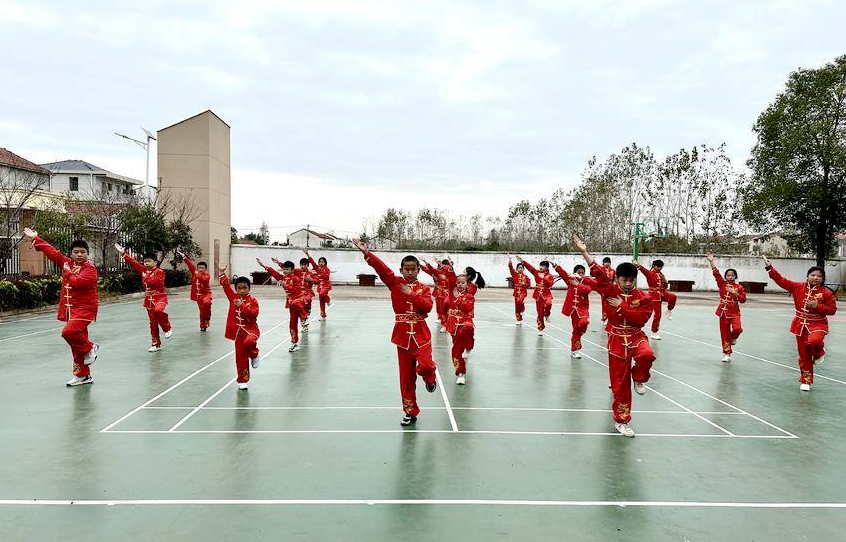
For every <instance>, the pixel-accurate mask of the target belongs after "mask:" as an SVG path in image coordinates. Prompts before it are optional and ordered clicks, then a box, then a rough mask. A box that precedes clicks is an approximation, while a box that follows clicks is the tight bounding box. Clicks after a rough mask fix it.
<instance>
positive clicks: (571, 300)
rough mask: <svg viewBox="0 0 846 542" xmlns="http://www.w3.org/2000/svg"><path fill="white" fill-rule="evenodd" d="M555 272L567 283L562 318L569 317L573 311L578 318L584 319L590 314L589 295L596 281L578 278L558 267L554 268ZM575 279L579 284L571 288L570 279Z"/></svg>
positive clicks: (594, 287)
mask: <svg viewBox="0 0 846 542" xmlns="http://www.w3.org/2000/svg"><path fill="white" fill-rule="evenodd" d="M555 271H556V272H557V273H558V274H559V275H560V276H561V278H562V279H564V282H566V283H567V297H565V298H564V306H563V307H562V308H561V313H562V314H564V316H570V315H571V314H573V311H574V310H575V311H576V312H577V313H578V315H579V318H585V317H587V316H588V315H589V314H590V297H589V295H590V293H591V291H593V290H595V289H596V286H597V284H596V281H595V280H594V279H592V278H590V277H580V276H578V275H570V274H568V273H567V271H565V270H564V269H563V268H562V267H561V266H560V265H556V266H555ZM571 278H576V279H578V280H579V284H577V285H576V286H573V285H572V284H570V279H571Z"/></svg>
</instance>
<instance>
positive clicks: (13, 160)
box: [0, 147, 50, 175]
mask: <svg viewBox="0 0 846 542" xmlns="http://www.w3.org/2000/svg"><path fill="white" fill-rule="evenodd" d="M0 166H6V167H9V168H12V169H21V170H24V171H31V172H33V173H41V174H42V175H50V172H49V171H48V170H46V169H44V168H43V167H41V166H39V165H38V164H34V163H32V162H30V161H29V160H27V159H26V158H23V157H21V156H18V155H17V154H15V153H13V152H12V151H10V150H8V149H4V148H2V147H0Z"/></svg>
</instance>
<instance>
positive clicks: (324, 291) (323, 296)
mask: <svg viewBox="0 0 846 542" xmlns="http://www.w3.org/2000/svg"><path fill="white" fill-rule="evenodd" d="M331 289H332V287H331V286H328V287H327V286H318V288H317V296H318V297H317V299H318V300H319V301H320V316H321V317H322V318H326V305H328V304H329V303H330V302H331V301H332V300H331V299H330V298H329V290H331Z"/></svg>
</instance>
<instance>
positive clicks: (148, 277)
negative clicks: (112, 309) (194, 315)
mask: <svg viewBox="0 0 846 542" xmlns="http://www.w3.org/2000/svg"><path fill="white" fill-rule="evenodd" d="M123 259H124V260H126V263H128V264H129V265H130V267H132V269H134V270H135V271H136V272H137V273H139V274H140V275H141V284H143V285H144V308H145V309H147V318H149V319H150V336H151V337H152V339H153V346H161V345H162V341H161V337H160V336H159V328H161V330H162V331H164V332H165V333H167V332H168V331H170V320H169V319H168V317H167V313H166V312H165V309H166V308H167V291H166V290H165V272H164V269H162V268H160V267H154V268H153V269H150V270H148V269H147V268H146V267H144V266H143V265H141V264H140V263H138V262H137V261H136V260H135V259H134V258H133V257H132V256H130V255H129V254H124V255H123Z"/></svg>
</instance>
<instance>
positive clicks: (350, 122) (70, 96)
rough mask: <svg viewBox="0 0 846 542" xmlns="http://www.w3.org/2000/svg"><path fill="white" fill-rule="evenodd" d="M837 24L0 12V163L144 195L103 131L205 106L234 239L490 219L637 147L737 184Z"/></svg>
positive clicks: (704, 11)
mask: <svg viewBox="0 0 846 542" xmlns="http://www.w3.org/2000/svg"><path fill="white" fill-rule="evenodd" d="M844 21H846V4H844V3H843V2H835V1H822V0H818V1H795V2H793V1H770V2H763V1H761V2H758V1H745V2H736V1H708V2H705V1H702V2H693V1H672V0H622V1H618V2H611V1H598V0H593V1H569V0H526V1H522V2H517V1H509V2H506V1H493V0H491V1H484V2H482V1H481V0H480V1H476V2H460V1H441V0H435V1H422V0H418V1H415V2H402V1H399V0H384V1H376V0H309V1H303V0H297V1H280V0H267V1H264V0H238V1H236V2H233V1H231V0H229V1H226V2H223V1H217V0H202V1H199V0H198V1H182V0H175V1H174V0H170V1H163V0H145V1H144V2H126V1H120V0H119V1H115V0H111V1H86V2H59V1H52V2H44V1H37V0H26V1H23V0H12V1H7V0H0V47H2V49H3V50H4V51H5V55H4V57H5V58H4V62H3V64H2V67H0V73H2V81H3V83H2V84H0V104H2V105H1V106H0V146H2V147H6V148H8V149H10V150H12V151H14V152H16V153H18V154H21V155H23V156H24V157H26V158H29V159H31V160H34V161H38V162H47V161H54V160H62V159H71V158H79V159H84V160H88V161H90V162H92V163H95V164H97V165H99V166H102V167H105V168H107V169H110V170H112V171H114V172H116V173H120V174H123V175H129V176H133V177H135V178H138V179H143V177H144V154H143V151H142V150H141V149H139V148H137V147H136V146H135V145H134V144H132V143H130V142H128V141H125V140H122V139H119V138H117V137H116V136H114V135H113V134H112V133H113V132H115V131H118V132H124V133H128V134H129V135H132V136H134V137H137V138H139V139H141V138H142V137H143V132H141V129H140V126H144V127H147V128H149V129H151V130H153V131H155V130H158V129H160V128H163V127H165V126H167V125H170V124H172V123H174V122H177V121H179V120H181V119H183V118H186V117H189V116H192V115H194V114H196V113H198V112H200V111H203V110H205V109H212V110H213V111H215V113H217V114H218V115H219V116H220V117H221V118H223V120H225V121H226V122H227V123H228V124H230V125H231V126H232V166H233V171H232V186H233V201H232V215H233V223H234V225H235V226H236V227H238V228H239V229H241V230H247V229H249V228H251V227H257V226H258V225H259V224H260V223H261V221H262V220H265V221H266V222H267V223H268V224H269V225H270V226H271V227H272V228H274V229H273V230H272V234H273V235H274V237H284V234H285V233H286V232H287V231H288V230H290V229H294V228H288V227H287V226H294V225H299V224H306V223H311V224H317V225H320V226H327V227H334V228H336V229H338V230H351V231H360V230H361V225H362V223H363V221H364V220H365V219H366V218H368V217H369V218H371V219H374V218H377V217H378V216H379V215H380V214H381V212H382V211H383V210H384V209H386V208H387V207H388V206H397V207H401V208H404V209H407V210H416V209H418V208H420V207H422V206H430V207H438V208H441V209H447V210H454V211H456V212H465V213H472V212H482V213H490V214H495V213H501V214H504V213H505V211H506V210H507V208H508V206H509V205H510V204H511V203H514V202H516V201H518V200H519V199H521V198H524V197H527V198H529V199H536V198H538V197H541V196H545V195H548V194H550V193H551V192H552V191H553V190H554V189H555V188H557V187H565V188H569V187H572V186H574V185H575V184H576V183H577V182H578V179H579V175H580V173H581V171H582V169H583V168H584V166H585V163H586V161H587V160H588V158H590V157H591V156H592V155H597V156H599V157H600V158H601V157H603V156H606V155H608V154H609V153H612V152H616V151H618V150H619V149H620V148H622V147H623V146H625V145H627V144H628V143H630V142H632V141H636V142H637V143H638V144H639V145H650V146H651V147H652V149H653V150H654V151H655V152H656V154H659V155H662V154H664V153H670V152H674V151H676V150H677V149H679V148H681V147H687V148H689V147H691V146H693V145H696V144H699V143H703V142H704V143H708V144H711V145H718V144H719V143H721V142H726V144H727V146H728V150H729V153H730V155H731V156H732V158H733V160H734V161H735V165H736V167H742V165H743V162H744V161H745V159H746V157H747V156H748V153H749V149H750V148H751V146H752V144H753V143H754V137H753V134H752V132H751V130H750V127H751V125H752V124H753V123H754V121H755V119H756V117H757V115H758V114H759V113H760V112H761V111H762V110H763V109H764V107H766V105H767V104H768V103H769V102H770V101H772V99H773V98H774V96H775V94H776V93H777V92H778V91H779V90H781V88H782V87H783V85H784V82H785V81H786V78H787V75H788V73H789V72H790V71H792V70H794V69H796V68H797V67H816V66H820V65H822V64H824V63H826V62H828V61H831V60H833V59H834V58H835V57H836V56H837V55H839V54H843V53H844V52H846V51H844V45H846V42H844V39H843V26H842V24H843V22H844ZM151 162H152V164H151V167H152V168H153V175H152V177H153V178H155V158H154V159H153V160H151Z"/></svg>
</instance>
